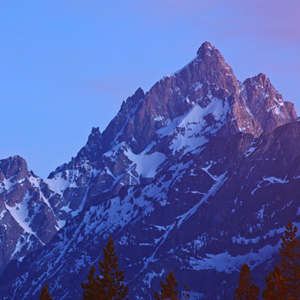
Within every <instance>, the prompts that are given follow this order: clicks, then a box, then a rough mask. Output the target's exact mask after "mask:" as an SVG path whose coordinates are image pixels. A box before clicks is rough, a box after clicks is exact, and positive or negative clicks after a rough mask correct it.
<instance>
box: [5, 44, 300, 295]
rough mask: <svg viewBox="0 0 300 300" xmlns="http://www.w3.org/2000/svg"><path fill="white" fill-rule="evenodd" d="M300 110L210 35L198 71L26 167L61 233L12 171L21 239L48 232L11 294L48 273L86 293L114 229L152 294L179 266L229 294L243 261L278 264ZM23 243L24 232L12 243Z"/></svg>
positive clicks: (69, 291)
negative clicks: (52, 160) (80, 141)
mask: <svg viewBox="0 0 300 300" xmlns="http://www.w3.org/2000/svg"><path fill="white" fill-rule="evenodd" d="M295 120H296V114H295V111H294V108H293V105H292V104H291V103H289V102H284V101H283V100H282V96H281V95H280V94H279V93H278V92H277V91H276V90H275V88H274V87H273V86H272V85H271V83H270V81H269V80H268V79H267V78H266V76H265V75H263V74H259V75H258V76H256V77H253V78H251V79H247V80H246V81H244V83H241V82H239V81H238V80H237V79H236V78H235V76H234V74H233V71H232V69H231V68H230V66H229V65H228V64H227V63H226V62H225V60H224V58H223V57H222V56H221V54H220V52H219V51H218V50H217V49H215V48H214V47H213V46H212V45H211V44H209V43H208V42H205V43H204V44H203V45H202V46H201V47H200V49H199V50H198V52H197V56H196V58H195V59H193V60H192V61H191V62H190V63H189V64H187V65H186V66H185V67H184V68H182V69H181V70H179V71H178V72H176V73H174V74H172V75H170V76H167V77H164V78H163V79H162V80H160V81H158V82H157V83H156V84H155V85H154V86H153V87H152V88H151V89H150V90H149V91H148V92H147V93H146V94H145V93H144V92H143V91H142V90H141V89H138V90H137V91H136V92H135V94H134V95H133V96H131V97H129V98H128V99H127V100H126V101H124V102H123V104H122V106H121V109H120V111H119V113H118V114H117V115H116V117H115V118H114V119H113V120H112V121H111V123H110V124H109V125H108V127H107V128H106V130H105V131H104V132H103V133H100V131H99V129H98V128H93V130H92V132H91V134H90V136H89V138H88V141H87V144H86V145H85V146H84V147H83V148H82V149H81V150H80V151H79V153H78V154H77V156H76V157H75V158H73V159H72V160H71V161H70V162H69V163H66V164H64V165H62V166H60V167H58V168H57V169H56V170H55V171H54V172H52V173H51V174H50V175H49V178H48V179H44V180H41V179H38V178H36V177H35V176H34V175H33V174H32V175H26V176H27V177H28V182H30V186H28V188H27V190H28V189H29V190H30V187H31V186H33V187H35V188H36V190H37V192H38V193H40V195H41V196H40V200H39V201H40V202H41V205H44V206H45V207H46V208H48V211H47V213H46V215H47V216H48V217H49V218H50V217H51V218H52V219H51V220H53V221H51V222H50V221H49V222H48V221H45V223H44V224H43V225H42V226H40V228H41V229H42V230H44V232H46V233H47V232H48V230H47V224H52V225H51V226H52V227H53V228H54V229H53V231H52V232H50V233H49V235H47V234H46V235H47V238H48V240H46V239H42V238H41V236H42V235H38V233H37V231H36V230H35V229H34V226H33V225H32V224H33V223H32V221H31V220H32V218H33V216H39V217H40V218H41V219H43V220H45V218H44V215H43V214H42V213H40V210H39V209H38V207H39V206H38V205H37V204H36V203H34V204H33V205H32V207H34V208H35V209H36V214H35V215H30V214H29V213H28V212H27V211H28V207H31V206H30V205H29V198H28V195H27V194H26V191H25V190H24V191H25V192H24V196H23V197H22V198H21V199H22V200H21V201H19V202H17V203H20V204H15V205H10V204H9V196H8V195H9V194H10V193H9V192H7V191H8V190H9V189H10V185H11V183H8V181H7V180H8V179H9V178H10V177H7V176H6V175H5V176H4V177H3V179H2V177H0V179H1V182H4V185H5V189H4V190H3V191H4V192H1V194H0V196H1V197H2V199H3V200H2V201H1V203H5V205H6V206H5V207H3V209H4V210H5V213H6V214H8V213H9V215H10V216H11V218H13V219H14V220H17V221H16V222H17V223H18V224H19V225H20V224H21V225H22V226H23V227H22V226H21V225H20V226H21V227H22V228H23V229H22V230H23V231H22V230H21V229H20V233H19V236H21V235H22V234H27V235H28V236H30V238H31V239H34V238H35V239H36V240H37V245H36V246H32V247H31V248H30V247H29V248H28V249H29V250H28V251H27V252H26V254H27V253H29V252H32V250H34V249H36V251H35V252H33V253H31V254H29V255H27V256H26V257H24V258H23V257H22V261H20V259H19V261H13V262H12V263H10V264H9V265H8V267H7V268H6V269H5V276H3V278H2V281H1V286H0V295H2V297H3V299H19V298H20V297H21V298H22V299H24V300H25V299H32V298H33V297H37V295H38V293H39V291H40V288H41V285H42V284H43V283H44V282H45V281H47V282H48V283H49V287H50V290H51V291H52V293H53V295H54V298H56V299H73V298H74V297H78V295H79V294H80V289H81V288H80V282H81V281H84V280H85V276H86V274H87V272H88V269H89V267H90V265H91V264H92V263H94V262H95V261H97V260H98V259H99V255H100V253H101V249H102V247H103V245H104V243H105V242H106V240H107V238H108V236H109V234H111V235H112V236H113V238H114V239H115V240H116V244H117V251H118V254H119V256H120V265H121V266H122V268H124V269H125V276H126V280H127V281H128V282H129V284H130V286H131V291H130V293H131V298H133V299H138V298H140V299H148V298H149V295H151V294H152V291H153V289H154V288H155V289H158V286H159V279H160V278H159V277H160V276H162V274H165V272H167V271H168V270H169V269H173V270H174V271H175V273H176V277H177V278H178V279H179V280H180V281H181V282H186V283H188V285H189V288H190V289H191V290H192V291H193V292H194V293H195V294H197V295H198V297H200V295H204V299H229V298H226V297H228V295H231V292H232V290H230V289H231V287H232V284H233V282H234V280H235V276H236V272H237V269H238V268H239V267H240V265H241V264H242V263H243V262H245V261H246V262H248V263H249V264H250V265H251V266H252V267H253V268H254V269H255V270H259V269H260V268H264V267H265V264H266V265H267V264H268V263H269V262H270V260H269V259H270V257H271V255H273V254H274V253H276V251H277V246H278V241H279V234H280V233H281V232H282V228H283V227H284V225H285V224H286V223H287V222H288V221H299V220H298V218H299V216H298V214H297V212H298V203H297V197H298V196H299V195H298V194H299V191H298V188H297V186H298V182H299V178H300V177H298V176H299V175H300V168H299V162H298V155H299V154H298V150H297V149H300V148H299V147H291V146H289V145H292V144H293V143H295V144H297V143H299V140H300V139H299V135H300V128H299V123H297V122H295ZM286 123H290V124H287V125H285V126H282V127H280V126H281V125H284V124H286ZM278 127H279V128H278ZM276 128H277V129H276ZM274 130H275V131H274ZM27 177H26V178H27ZM30 178H31V179H30ZM21 180H22V179H21ZM9 182H10V179H9ZM21 184H22V181H19V182H18V186H21ZM26 195H27V196H26ZM298 198H299V197H298ZM1 205H2V204H1ZM8 206H9V207H8ZM18 208H19V209H18ZM19 211H21V213H19ZM1 216H2V214H1ZM66 221H67V222H66ZM3 224H4V223H3ZM1 225H2V223H1ZM3 226H4V225H3ZM14 227H16V226H15V225H14ZM58 228H62V229H60V231H59V232H58V233H56V231H57V229H58ZM21 232H22V233H21ZM39 239H40V242H39ZM50 239H51V241H50V242H49V240H50ZM22 241H23V240H22ZM22 241H21V242H22ZM38 243H40V244H38ZM42 243H44V244H46V245H45V246H43V247H42V245H43V244H42ZM7 244H8V243H7V242H6V243H3V245H7ZM29 244H30V241H29V240H28V242H24V245H29ZM22 245H23V244H22ZM20 247H21V246H20V245H19V241H18V238H16V239H15V240H14V246H13V247H12V248H13V249H11V252H10V253H11V254H12V253H14V251H15V249H19V248H20ZM23 247H25V246H23ZM26 247H27V246H26ZM11 254H10V255H11ZM14 255H15V254H14ZM14 255H13V256H10V258H9V257H8V258H6V263H7V261H9V260H10V259H13V258H20V257H21V253H20V254H19V255H18V256H14ZM22 255H24V254H22ZM6 263H5V264H6ZM5 264H3V265H5ZM202 282H205V284H202ZM70 286H72V288H70ZM216 286H217V287H218V288H216ZM12 287H13V288H12ZM222 293H223V294H224V295H225V294H226V295H227V296H226V297H225V296H224V295H223V296H222ZM220 297H221V298H220ZM222 297H223V298H222ZM224 297H225V298H224Z"/></svg>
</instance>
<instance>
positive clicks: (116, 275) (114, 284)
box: [81, 237, 128, 300]
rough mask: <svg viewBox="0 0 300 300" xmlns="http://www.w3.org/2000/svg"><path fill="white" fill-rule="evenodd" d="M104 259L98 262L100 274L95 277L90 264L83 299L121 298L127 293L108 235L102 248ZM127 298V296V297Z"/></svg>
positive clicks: (117, 299)
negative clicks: (106, 241)
mask: <svg viewBox="0 0 300 300" xmlns="http://www.w3.org/2000/svg"><path fill="white" fill-rule="evenodd" d="M103 254H104V261H103V262H101V261H99V262H98V265H99V272H100V276H99V275H98V276H96V278H95V268H94V267H93V266H92V268H91V270H90V273H89V275H88V276H87V278H88V282H87V283H83V284H82V285H81V286H82V288H83V299H84V300H121V299H125V298H126V297H127V295H128V287H127V286H125V285H124V283H123V281H124V275H123V271H121V270H119V269H118V266H119V264H118V260H119V259H118V256H117V255H116V253H115V246H114V241H113V239H112V238H111V237H109V240H108V243H107V244H106V245H105V247H104V248H103ZM127 299H128V298H127Z"/></svg>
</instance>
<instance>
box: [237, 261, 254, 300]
mask: <svg viewBox="0 0 300 300" xmlns="http://www.w3.org/2000/svg"><path fill="white" fill-rule="evenodd" d="M252 281H253V278H252V277H251V275H250V268H249V266H248V265H247V264H243V266H242V268H241V272H240V278H239V286H238V287H237V288H236V290H235V296H234V299H235V300H257V299H258V295H259V287H258V286H256V285H255V284H254V283H252Z"/></svg>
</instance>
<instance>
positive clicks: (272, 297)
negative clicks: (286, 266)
mask: <svg viewBox="0 0 300 300" xmlns="http://www.w3.org/2000/svg"><path fill="white" fill-rule="evenodd" d="M266 286H267V287H266V289H265V290H264V291H263V299H264V300H285V299H287V289H286V285H285V283H284V280H283V278H282V272H281V269H280V266H275V269H274V271H273V272H270V273H269V275H268V276H266Z"/></svg>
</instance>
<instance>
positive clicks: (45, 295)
mask: <svg viewBox="0 0 300 300" xmlns="http://www.w3.org/2000/svg"><path fill="white" fill-rule="evenodd" d="M39 299H40V300H52V297H51V296H50V293H49V291H48V284H47V283H46V285H45V286H44V287H43V288H42V292H41V295H40V297H39Z"/></svg>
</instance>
